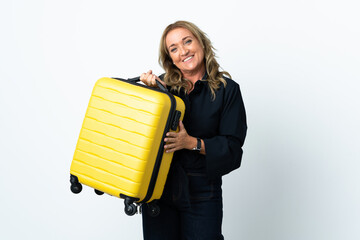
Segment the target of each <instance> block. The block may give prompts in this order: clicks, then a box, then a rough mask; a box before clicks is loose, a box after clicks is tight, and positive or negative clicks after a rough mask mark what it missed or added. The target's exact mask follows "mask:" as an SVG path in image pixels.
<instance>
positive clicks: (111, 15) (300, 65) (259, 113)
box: [0, 0, 360, 240]
mask: <svg viewBox="0 0 360 240" xmlns="http://www.w3.org/2000/svg"><path fill="white" fill-rule="evenodd" d="M359 7H360V6H359V3H358V1H356V0H353V1H350V0H342V1H340V0H338V1H335V0H334V1H332V0H327V1H325V0H304V1H289V0H283V1H281V0H274V1H266V0H253V1H243V0H240V1H235V0H234V1H229V0H221V1H212V0H207V1H193V0H191V1H187V0H184V1H165V0H164V1H160V0H153V1H115V0H113V1H107V0H101V1H90V0H87V1H74V0H72V1H70V0H63V1H46V0H43V1H41V0H33V1H25V0H23V1H21V0H14V1H11V0H7V1H5V0H2V1H1V3H0V27H1V28H0V33H1V38H0V41H1V44H0V81H1V85H0V107H1V113H0V149H1V152H0V153H1V155H0V156H1V161H0V170H1V174H0V191H1V195H0V239H61V240H63V239H86V240H88V239H141V236H142V235H141V231H142V229H141V216H139V215H136V216H133V217H128V216H126V215H125V214H124V212H123V201H121V200H119V199H118V198H115V197H110V196H106V195H105V196H102V197H99V196H97V195H95V194H94V193H93V191H92V190H91V189H90V188H87V187H84V189H83V192H82V193H81V194H78V195H74V194H72V193H71V192H70V190H69V186H70V183H69V168H70V163H71V160H72V155H73V152H74V149H75V145H76V141H77V137H78V134H79V131H80V128H81V123H82V120H83V117H84V114H85V109H86V106H87V103H88V100H89V97H90V93H91V90H92V87H93V84H94V83H95V81H96V80H97V79H98V78H100V77H103V76H108V77H115V76H116V77H125V78H126V77H135V76H138V75H140V74H141V73H142V72H145V71H147V70H148V69H152V70H154V72H155V73H157V74H160V73H162V70H161V68H160V67H159V65H158V63H157V56H158V55H157V54H158V45H159V39H160V36H161V33H162V31H163V29H164V28H165V27H166V26H167V25H168V24H170V23H172V22H174V21H176V20H180V19H183V20H188V21H192V22H194V23H195V24H197V25H198V26H199V27H200V28H201V29H202V30H204V31H205V32H206V33H207V34H208V36H209V37H210V39H211V40H212V42H213V44H214V46H215V48H217V50H218V51H217V55H218V56H219V58H218V60H219V63H220V64H221V66H222V67H223V69H225V70H227V71H229V72H230V73H231V74H232V77H233V79H234V80H236V81H237V82H238V83H239V84H240V86H241V91H242V94H243V98H244V101H245V104H246V110H247V114H248V125H249V129H248V136H247V139H246V143H245V146H244V156H243V164H242V166H241V168H240V169H239V170H237V171H235V172H233V173H231V174H230V175H228V176H226V177H224V186H223V189H224V222H223V232H224V235H225V238H226V239H236V240H237V239H246V240H320V239H327V240H332V239H337V240H340V239H341V240H348V239H354V240H355V239H360V228H359V226H360V187H359V183H360V174H359V169H360V164H359V160H360V146H359V145H360V144H359V143H360V139H359V136H360V127H359V123H360V113H359V105H360V97H359V94H360V91H359V83H358V82H359V80H360V72H359V67H360V47H359V43H360V27H359V23H360V17H359V9H360V8H359Z"/></svg>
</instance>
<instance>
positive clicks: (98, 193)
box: [94, 189, 104, 195]
mask: <svg viewBox="0 0 360 240" xmlns="http://www.w3.org/2000/svg"><path fill="white" fill-rule="evenodd" d="M94 191H95V193H96V194H97V195H103V194H104V192H102V191H99V190H97V189H94Z"/></svg>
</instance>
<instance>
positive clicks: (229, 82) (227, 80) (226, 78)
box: [223, 76, 239, 88]
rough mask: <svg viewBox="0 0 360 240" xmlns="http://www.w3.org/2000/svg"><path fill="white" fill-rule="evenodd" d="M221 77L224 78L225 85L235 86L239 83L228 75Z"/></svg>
mask: <svg viewBox="0 0 360 240" xmlns="http://www.w3.org/2000/svg"><path fill="white" fill-rule="evenodd" d="M223 79H224V80H225V82H226V87H228V86H229V87H231V88H232V87H237V86H239V84H238V83H237V82H235V81H234V80H233V79H231V78H229V77H226V76H223Z"/></svg>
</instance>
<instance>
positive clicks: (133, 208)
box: [124, 203, 137, 216]
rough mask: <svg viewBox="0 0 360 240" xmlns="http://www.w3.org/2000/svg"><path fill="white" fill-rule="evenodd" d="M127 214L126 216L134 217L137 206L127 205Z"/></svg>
mask: <svg viewBox="0 0 360 240" xmlns="http://www.w3.org/2000/svg"><path fill="white" fill-rule="evenodd" d="M124 210H125V213H126V215H129V216H132V215H134V214H135V213H137V208H136V206H135V204H133V203H131V204H126V203H125V209H124Z"/></svg>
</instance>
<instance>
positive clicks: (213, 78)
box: [159, 21, 231, 100]
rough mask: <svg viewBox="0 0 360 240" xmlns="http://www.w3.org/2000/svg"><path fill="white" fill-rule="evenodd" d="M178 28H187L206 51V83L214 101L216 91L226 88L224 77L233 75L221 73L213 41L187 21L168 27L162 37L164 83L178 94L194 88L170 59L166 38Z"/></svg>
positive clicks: (161, 51) (160, 59)
mask: <svg viewBox="0 0 360 240" xmlns="http://www.w3.org/2000/svg"><path fill="white" fill-rule="evenodd" d="M176 28H185V29H187V30H189V31H190V32H191V33H192V34H193V35H194V37H195V38H196V39H197V40H198V41H199V42H200V45H201V46H202V48H203V49H204V61H205V67H206V72H207V79H206V81H207V82H208V84H209V87H210V90H211V95H212V99H213V100H214V99H215V97H216V94H215V92H216V90H218V89H219V88H220V84H221V83H223V84H224V87H226V81H225V79H224V78H223V75H226V76H228V77H229V78H231V75H230V74H229V73H228V72H226V71H220V70H219V68H220V65H219V64H218V62H217V61H216V59H215V57H216V55H215V53H214V51H215V48H214V47H213V46H212V44H211V41H210V40H209V38H208V37H207V36H206V34H205V33H204V32H203V31H201V30H200V28H198V27H197V26H196V25H195V24H193V23H191V22H187V21H177V22H175V23H173V24H170V25H169V26H167V27H166V28H165V30H164V32H163V34H162V36H161V40H160V48H159V64H160V65H161V66H162V67H163V68H164V70H165V76H164V81H165V83H166V85H168V86H170V87H171V90H176V91H177V92H178V93H179V92H180V90H181V89H184V90H185V93H187V92H188V91H189V86H190V89H192V87H193V83H192V82H191V81H190V80H187V79H184V78H183V77H182V74H181V71H180V69H179V68H177V67H176V66H175V65H174V64H173V61H172V59H171V57H170V54H169V51H168V49H167V47H166V41H165V40H166V36H167V34H168V33H169V32H170V31H171V30H174V29H176Z"/></svg>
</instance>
